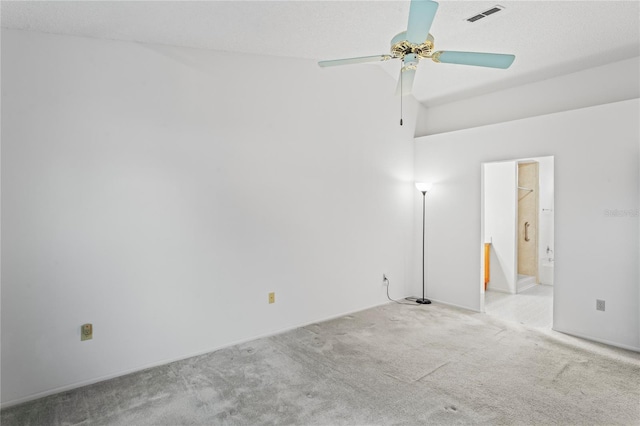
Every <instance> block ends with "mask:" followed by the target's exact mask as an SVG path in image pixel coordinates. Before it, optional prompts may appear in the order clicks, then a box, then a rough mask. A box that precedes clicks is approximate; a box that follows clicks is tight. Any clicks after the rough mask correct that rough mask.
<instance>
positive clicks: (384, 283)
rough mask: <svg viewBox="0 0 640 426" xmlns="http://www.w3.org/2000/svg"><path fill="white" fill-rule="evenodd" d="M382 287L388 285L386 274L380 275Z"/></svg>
mask: <svg viewBox="0 0 640 426" xmlns="http://www.w3.org/2000/svg"><path fill="white" fill-rule="evenodd" d="M382 285H383V286H388V285H389V278H387V274H382Z"/></svg>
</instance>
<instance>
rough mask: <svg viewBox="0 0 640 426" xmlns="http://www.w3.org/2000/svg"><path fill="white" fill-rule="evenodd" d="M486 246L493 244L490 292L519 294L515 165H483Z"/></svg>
mask: <svg viewBox="0 0 640 426" xmlns="http://www.w3.org/2000/svg"><path fill="white" fill-rule="evenodd" d="M483 169H484V174H483V185H484V200H483V201H484V203H483V204H484V218H483V222H484V242H485V243H487V242H490V243H491V252H490V253H491V256H490V267H489V270H490V281H489V284H488V286H487V289H488V290H495V291H502V292H505V293H515V292H516V241H517V239H516V227H517V224H516V219H517V216H516V205H517V200H516V197H517V190H516V185H517V179H518V178H517V166H516V163H515V161H504V162H497V163H486V164H484V167H483Z"/></svg>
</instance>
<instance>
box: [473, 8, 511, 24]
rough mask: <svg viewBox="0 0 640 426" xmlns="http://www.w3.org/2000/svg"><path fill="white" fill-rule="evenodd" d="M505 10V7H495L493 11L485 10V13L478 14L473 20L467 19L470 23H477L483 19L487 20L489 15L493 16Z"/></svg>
mask: <svg viewBox="0 0 640 426" xmlns="http://www.w3.org/2000/svg"><path fill="white" fill-rule="evenodd" d="M503 9H504V6H500V5H495V6H494V7H492V8H491V9H489V10H485V11H484V12H480V13H476V14H475V15H473V16H472V17H471V18H467V19H466V20H467V21H468V22H476V21H478V20H480V19H482V18H486V17H487V16H489V15H493V14H494V13H497V12H500V11H501V10H503Z"/></svg>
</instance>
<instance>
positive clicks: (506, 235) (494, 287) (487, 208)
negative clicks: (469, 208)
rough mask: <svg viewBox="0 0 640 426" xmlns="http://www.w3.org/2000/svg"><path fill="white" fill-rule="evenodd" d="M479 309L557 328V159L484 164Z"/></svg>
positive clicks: (531, 324) (541, 158)
mask: <svg viewBox="0 0 640 426" xmlns="http://www.w3.org/2000/svg"><path fill="white" fill-rule="evenodd" d="M481 199H482V202H481V203H482V204H481V211H482V214H481V216H482V227H481V229H482V231H481V238H482V240H481V243H482V254H483V265H482V278H481V310H482V312H485V313H487V314H490V315H495V316H498V317H501V318H503V319H506V320H509V321H516V322H518V323H521V324H525V325H529V326H532V327H538V328H547V329H550V328H551V327H552V325H553V284H554V282H553V277H554V273H553V270H554V256H553V253H554V158H553V156H546V157H535V158H522V159H513V160H508V161H498V162H488V163H484V164H483V165H482V198H481Z"/></svg>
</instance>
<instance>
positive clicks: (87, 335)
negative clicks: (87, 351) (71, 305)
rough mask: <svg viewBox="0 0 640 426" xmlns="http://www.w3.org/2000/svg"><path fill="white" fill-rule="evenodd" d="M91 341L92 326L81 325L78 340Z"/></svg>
mask: <svg viewBox="0 0 640 426" xmlns="http://www.w3.org/2000/svg"><path fill="white" fill-rule="evenodd" d="M91 339H93V325H92V324H82V326H80V340H81V341H84V340H91Z"/></svg>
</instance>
